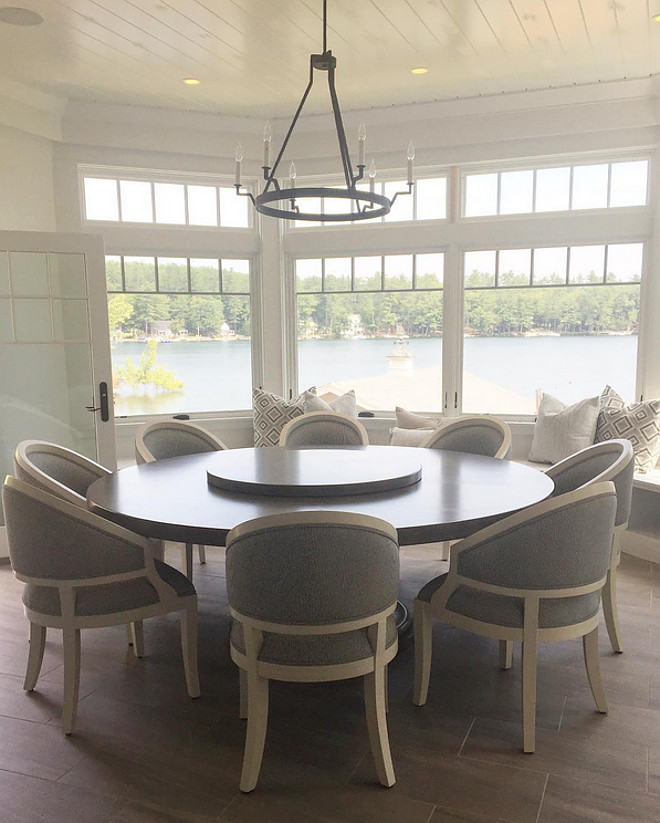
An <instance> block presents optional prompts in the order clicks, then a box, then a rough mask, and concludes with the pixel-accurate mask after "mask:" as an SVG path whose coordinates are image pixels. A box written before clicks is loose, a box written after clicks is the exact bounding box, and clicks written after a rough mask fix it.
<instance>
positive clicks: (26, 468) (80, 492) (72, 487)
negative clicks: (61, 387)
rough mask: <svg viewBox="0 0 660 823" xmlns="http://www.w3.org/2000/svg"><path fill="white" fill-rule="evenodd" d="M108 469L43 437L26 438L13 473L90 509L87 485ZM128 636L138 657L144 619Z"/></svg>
mask: <svg viewBox="0 0 660 823" xmlns="http://www.w3.org/2000/svg"><path fill="white" fill-rule="evenodd" d="M110 474H112V472H111V471H110V470H109V469H106V468H105V466H102V465H101V464H100V463H96V462H95V461H94V460H91V459H90V458H89V457H85V456H84V455H82V454H79V453H78V452H76V451H73V450H72V449H67V448H65V447H64V446H58V445H57V444H56V443H47V442H45V441H42V440H23V441H22V442H21V443H19V444H18V446H17V447H16V451H15V452H14V475H15V476H16V477H18V478H19V480H23V481H24V482H25V483H29V484H30V485H31V486H36V488H38V489H42V490H43V491H46V492H48V493H49V494H52V495H54V496H55V497H59V498H60V499H61V500H66V502H67V503H71V504H72V505H74V506H78V507H79V508H81V509H85V510H87V489H88V488H89V487H90V486H91V484H92V483H93V482H94V481H95V480H98V479H99V478H101V477H107V476H108V475H110ZM150 542H151V545H152V548H153V551H154V555H155V557H157V558H158V559H159V560H162V559H163V554H164V546H163V542H162V541H161V540H151V541H150ZM126 629H127V631H126V635H127V640H128V642H129V644H130V645H132V646H133V651H134V652H135V656H136V657H142V656H143V655H144V632H143V627H142V624H141V623H139V622H138V623H133V624H132V625H130V626H129V625H127V627H126Z"/></svg>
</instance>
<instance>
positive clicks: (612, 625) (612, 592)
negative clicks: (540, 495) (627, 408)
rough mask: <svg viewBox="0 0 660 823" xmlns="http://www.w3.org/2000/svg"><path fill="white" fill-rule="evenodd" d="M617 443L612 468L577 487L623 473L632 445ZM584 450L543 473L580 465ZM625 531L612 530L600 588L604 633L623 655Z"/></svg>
mask: <svg viewBox="0 0 660 823" xmlns="http://www.w3.org/2000/svg"><path fill="white" fill-rule="evenodd" d="M616 442H617V443H620V444H621V455H620V456H619V457H617V459H616V460H615V461H614V462H613V463H612V465H611V466H610V467H609V468H607V469H605V471H603V472H601V473H600V474H598V475H596V477H594V478H593V480H590V481H588V482H587V483H583V484H582V485H581V486H579V488H581V489H584V488H587V487H588V486H591V485H592V484H594V483H602V482H604V481H607V480H612V479H613V478H614V477H616V476H617V475H618V474H619V472H621V471H623V469H624V468H625V467H626V466H627V465H628V464H629V463H631V462H632V461H634V459H635V452H634V450H633V447H632V443H631V442H630V441H629V440H617V441H616ZM611 443H612V441H609V440H604V441H603V442H602V443H595V444H594V445H593V446H588V447H587V448H588V449H590V450H591V451H592V453H594V451H595V450H596V449H598V448H599V447H602V450H603V451H605V450H607V449H608V448H611ZM583 451H585V450H581V451H579V452H576V453H575V454H572V455H570V456H569V457H566V458H565V459H564V460H560V461H559V463H555V464H554V466H551V467H550V468H549V469H547V470H546V474H547V475H548V477H550V478H554V477H555V476H556V475H557V474H559V473H561V472H563V471H565V470H566V469H569V468H571V467H572V466H575V465H579V463H580V460H581V457H582V455H583ZM627 528H628V521H627V520H626V521H625V522H624V523H619V525H618V526H615V527H614V535H613V537H612V554H611V557H610V568H609V570H608V572H607V581H606V583H605V586H604V588H603V599H602V602H603V614H604V616H605V626H606V628H607V634H608V637H609V638H610V644H611V646H612V649H613V650H614V651H615V652H617V654H621V653H622V652H623V641H622V639H621V627H620V624H619V608H618V605H617V596H616V574H617V567H618V566H619V564H620V563H621V537H622V535H623V533H624V532H625V530H626V529H627ZM506 654H507V660H508V659H509V658H510V651H507V652H506Z"/></svg>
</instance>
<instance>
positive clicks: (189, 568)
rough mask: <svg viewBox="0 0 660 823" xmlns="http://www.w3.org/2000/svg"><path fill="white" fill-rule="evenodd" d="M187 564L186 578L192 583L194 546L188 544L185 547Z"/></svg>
mask: <svg viewBox="0 0 660 823" xmlns="http://www.w3.org/2000/svg"><path fill="white" fill-rule="evenodd" d="M184 552H185V563H186V577H187V578H188V580H190V582H191V583H192V579H193V558H192V556H193V544H192V543H186V545H185V549H184Z"/></svg>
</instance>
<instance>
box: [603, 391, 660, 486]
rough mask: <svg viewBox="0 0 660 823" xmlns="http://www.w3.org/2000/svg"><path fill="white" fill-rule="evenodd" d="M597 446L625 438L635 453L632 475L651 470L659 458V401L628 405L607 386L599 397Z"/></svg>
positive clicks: (645, 401)
mask: <svg viewBox="0 0 660 823" xmlns="http://www.w3.org/2000/svg"><path fill="white" fill-rule="evenodd" d="M600 400H601V407H600V411H599V414H598V424H597V426H596V440H595V442H596V443H601V442H602V441H603V440H614V439H616V438H619V437H621V438H624V439H625V440H630V442H631V443H632V447H633V452H634V453H635V471H638V472H646V471H649V470H650V469H654V468H655V465H656V463H657V462H658V457H660V400H644V401H643V402H642V403H635V404H634V405H628V404H627V403H626V401H625V400H624V399H623V398H622V397H621V396H620V395H618V394H617V393H616V392H615V391H614V389H612V388H611V387H610V386H606V388H605V390H604V391H603V393H602V394H601V396H600Z"/></svg>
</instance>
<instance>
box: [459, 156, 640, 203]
mask: <svg viewBox="0 0 660 823" xmlns="http://www.w3.org/2000/svg"><path fill="white" fill-rule="evenodd" d="M648 170H649V163H648V160H626V161H622V162H615V163H589V164H584V165H574V166H560V167H556V168H537V169H524V170H516V171H498V172H469V173H467V174H465V175H464V209H463V216H464V217H489V216H494V215H507V214H532V213H541V212H550V211H570V210H573V211H578V210H581V209H606V208H617V207H621V206H644V205H646V203H647V186H648Z"/></svg>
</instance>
